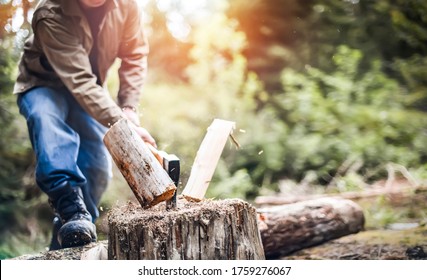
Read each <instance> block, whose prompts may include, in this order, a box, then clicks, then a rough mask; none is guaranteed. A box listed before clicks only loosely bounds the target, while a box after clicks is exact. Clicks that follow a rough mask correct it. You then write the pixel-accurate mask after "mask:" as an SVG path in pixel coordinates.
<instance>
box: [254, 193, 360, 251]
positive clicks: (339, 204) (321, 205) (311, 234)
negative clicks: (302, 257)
mask: <svg viewBox="0 0 427 280" xmlns="http://www.w3.org/2000/svg"><path fill="white" fill-rule="evenodd" d="M257 212H258V213H259V229H260V232H261V239H262V243H263V246H264V251H265V255H266V258H268V259H273V258H278V257H280V256H285V255H288V254H290V253H292V252H294V251H297V250H300V249H303V248H307V247H311V246H314V245H318V244H320V243H323V242H325V241H329V240H332V239H335V238H338V237H341V236H344V235H349V234H352V233H356V232H359V231H361V230H362V229H363V226H364V221H365V218H364V215H363V210H362V209H361V207H360V206H359V205H358V204H356V203H354V202H353V201H351V200H345V199H333V198H321V199H316V200H309V201H304V202H299V203H294V204H288V205H283V206H275V207H270V208H263V209H258V210H257Z"/></svg>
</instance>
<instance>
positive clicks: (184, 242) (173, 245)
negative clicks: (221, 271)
mask: <svg viewBox="0 0 427 280" xmlns="http://www.w3.org/2000/svg"><path fill="white" fill-rule="evenodd" d="M108 224H109V234H108V240H109V243H108V259H113V260H120V259H126V260H143V259H145V260H171V259H178V260H224V259H233V260H254V259H264V258H265V256H264V250H263V247H262V243H261V237H260V233H259V230H258V223H257V213H256V209H255V208H254V207H252V206H251V205H250V204H248V203H247V202H244V201H242V200H239V199H228V200H203V201H201V202H192V201H187V200H186V199H184V198H183V197H182V196H179V201H178V203H177V209H176V211H166V209H165V205H163V204H159V205H157V206H155V207H152V208H150V209H146V210H143V209H141V208H140V207H137V206H136V205H135V204H132V203H129V204H127V205H125V206H122V207H118V208H115V209H113V210H112V211H110V213H109V216H108Z"/></svg>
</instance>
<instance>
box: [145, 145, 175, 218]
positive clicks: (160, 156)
mask: <svg viewBox="0 0 427 280" xmlns="http://www.w3.org/2000/svg"><path fill="white" fill-rule="evenodd" d="M146 144H147V146H148V148H149V149H150V151H151V152H152V153H153V155H154V157H155V158H156V159H157V160H158V161H159V163H160V165H161V166H162V167H163V169H164V170H165V171H166V173H167V174H168V175H169V177H170V178H171V180H172V181H173V183H174V184H175V186H176V187H177V190H176V191H175V194H174V195H173V197H172V198H171V199H170V200H167V201H166V209H167V210H175V209H176V194H177V192H178V184H179V174H180V163H179V158H178V157H177V156H176V155H173V154H168V153H166V152H165V151H159V150H157V149H156V148H154V146H152V145H151V144H148V143H146Z"/></svg>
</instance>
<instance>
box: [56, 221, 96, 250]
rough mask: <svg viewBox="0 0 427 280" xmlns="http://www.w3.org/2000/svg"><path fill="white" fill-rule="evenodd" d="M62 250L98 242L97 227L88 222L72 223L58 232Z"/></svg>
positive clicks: (65, 225)
mask: <svg viewBox="0 0 427 280" xmlns="http://www.w3.org/2000/svg"><path fill="white" fill-rule="evenodd" d="M58 241H59V243H60V244H61V247H62V248H70V247H78V246H83V245H86V244H89V243H91V242H96V228H95V225H94V224H92V223H91V222H88V221H70V222H68V223H66V224H64V225H63V226H62V227H61V228H60V230H59V231H58Z"/></svg>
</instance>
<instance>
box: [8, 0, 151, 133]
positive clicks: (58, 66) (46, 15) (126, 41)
mask: <svg viewBox="0 0 427 280" xmlns="http://www.w3.org/2000/svg"><path fill="white" fill-rule="evenodd" d="M106 4H107V5H108V9H107V10H108V12H107V14H106V16H105V18H104V20H103V22H102V23H101V28H100V32H99V36H98V46H99V56H98V68H99V76H100V80H101V83H104V82H105V77H106V75H107V71H108V69H109V68H110V67H111V65H112V64H113V62H114V60H115V59H116V58H120V59H121V66H120V69H119V78H120V89H119V92H118V105H119V106H117V105H116V103H115V102H114V101H113V100H112V98H111V97H110V95H109V94H108V92H107V91H106V90H104V89H103V88H102V87H101V86H99V85H97V83H96V76H95V75H94V74H93V73H92V68H91V65H90V61H89V53H90V50H91V48H92V44H93V40H92V35H91V31H90V27H89V24H88V22H87V20H86V17H85V16H84V14H83V12H82V11H81V8H80V5H79V4H78V0H41V1H40V3H39V4H38V6H37V8H36V10H35V12H34V15H33V20H32V28H33V31H34V34H33V35H32V36H31V37H30V38H29V39H28V40H27V41H26V43H25V47H24V53H23V55H22V58H21V62H20V65H19V73H18V78H17V81H16V84H15V88H14V93H15V94H16V93H23V92H25V91H27V90H29V89H31V88H33V87H37V86H49V87H63V86H64V85H65V87H67V88H68V90H69V91H70V92H71V93H72V95H73V96H74V97H75V99H76V100H77V102H78V103H79V104H80V105H81V106H82V107H83V108H84V109H85V110H86V111H87V112H88V113H89V114H90V115H91V116H92V117H94V118H95V119H96V120H97V121H99V122H100V123H101V124H103V125H104V126H107V127H108V126H111V125H112V124H114V123H115V122H116V121H117V120H119V119H121V118H123V117H124V115H123V113H122V111H121V109H120V107H126V106H130V107H134V108H137V107H138V103H139V96H140V92H141V88H142V85H143V82H144V78H145V74H146V68H147V67H146V66H147V53H148V45H147V43H146V39H145V36H144V33H143V28H142V20H141V12H140V9H139V8H138V5H137V2H136V0H109V1H107V3H106Z"/></svg>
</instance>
